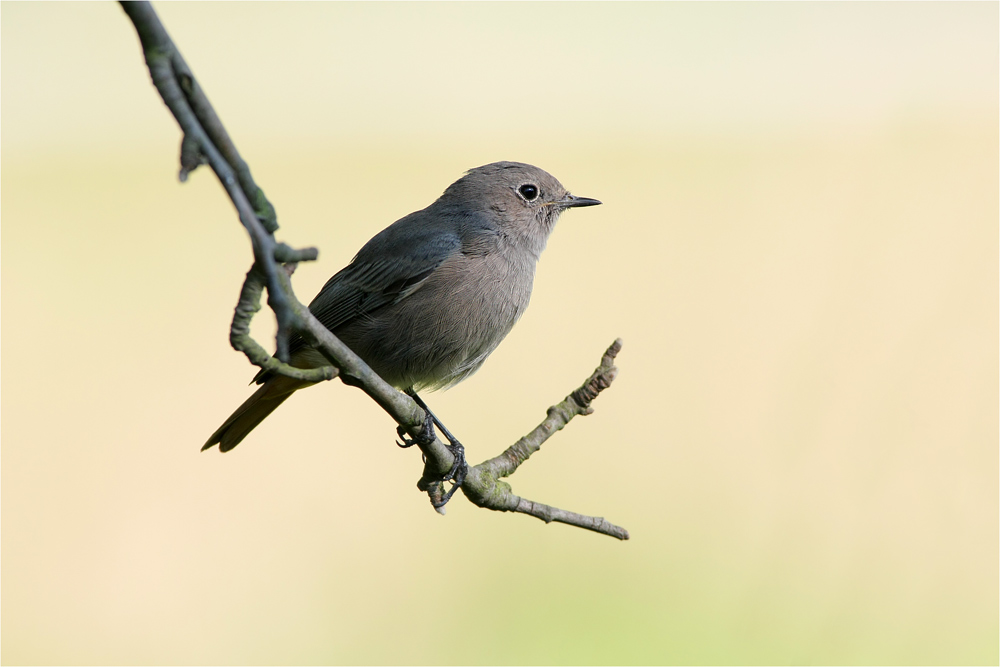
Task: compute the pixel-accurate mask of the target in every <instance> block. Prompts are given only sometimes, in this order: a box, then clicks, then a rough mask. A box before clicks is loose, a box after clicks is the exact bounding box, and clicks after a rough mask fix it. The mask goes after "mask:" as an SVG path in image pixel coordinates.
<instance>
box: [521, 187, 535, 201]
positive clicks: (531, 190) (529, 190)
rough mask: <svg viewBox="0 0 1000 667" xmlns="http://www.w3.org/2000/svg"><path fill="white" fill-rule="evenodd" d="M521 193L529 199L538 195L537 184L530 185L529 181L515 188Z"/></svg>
mask: <svg viewBox="0 0 1000 667" xmlns="http://www.w3.org/2000/svg"><path fill="white" fill-rule="evenodd" d="M517 191H518V192H520V193H521V196H522V197H524V198H525V199H527V200H528V201H531V200H532V199H534V198H535V197H537V196H538V186H536V185H532V184H531V183H525V184H524V185H522V186H521V187H519V188H518V189H517Z"/></svg>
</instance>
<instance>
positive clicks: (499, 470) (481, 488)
mask: <svg viewBox="0 0 1000 667" xmlns="http://www.w3.org/2000/svg"><path fill="white" fill-rule="evenodd" d="M621 349H622V340H621V338H619V339H617V340H615V342H614V343H612V344H611V346H610V347H609V348H608V349H607V351H606V352H605V353H604V356H603V358H602V359H601V365H600V366H598V367H597V369H596V370H595V371H594V372H593V374H592V375H591V376H590V377H589V378H588V379H587V381H586V382H584V383H583V384H582V385H581V386H580V387H579V388H578V389H576V390H575V391H573V392H572V393H571V394H570V395H569V396H567V397H566V398H565V399H563V401H562V402H560V403H557V404H556V405H553V406H552V407H550V408H549V410H548V414H547V416H546V417H545V420H544V421H542V423H541V424H539V425H538V426H536V427H535V429H534V430H533V431H532V432H531V433H529V434H528V435H526V436H524V437H523V438H521V439H520V440H518V441H517V442H515V443H514V444H513V445H511V446H510V447H508V448H507V450H506V451H505V452H504V453H503V454H500V455H499V456H495V457H494V458H492V459H489V460H488V461H483V462H482V463H480V464H479V465H477V466H475V467H473V468H472V469H470V470H469V475H468V477H466V481H465V483H464V484H463V485H462V492H463V493H464V494H465V495H466V496H467V497H468V498H469V500H471V501H472V502H473V503H475V504H476V505H478V506H480V507H486V508H488V509H493V510H500V511H504V512H521V513H523V514H530V515H531V516H533V517H536V518H538V519H541V520H542V521H544V522H545V523H549V522H550V521H558V522H560V523H568V524H570V525H572V526H579V527H580V528H586V529H588V530H593V531H596V532H598V533H603V534H605V535H611V536H612V537H617V538H618V539H620V540H627V539H628V531H627V530H625V529H624V528H621V527H620V526H616V525H614V524H612V523H608V522H607V521H605V520H604V519H603V518H601V517H592V516H584V515H582V514H577V513H576V512H567V511H566V510H561V509H558V508H556V507H550V506H548V505H543V504H541V503H536V502H533V501H531V500H526V499H524V498H521V497H519V496H516V495H514V493H513V491H512V490H511V487H510V484H507V483H506V482H502V481H500V479H501V478H502V477H509V476H510V475H512V474H513V473H514V471H515V470H517V468H518V466H520V465H521V464H522V463H524V462H525V461H527V460H528V457H529V456H531V455H532V454H534V453H535V452H537V451H538V450H539V449H541V447H542V444H543V443H544V442H545V441H546V440H548V439H549V438H550V437H552V435H554V434H555V432H556V431H559V430H561V429H562V428H563V427H564V426H566V424H568V423H569V421H570V420H571V419H573V417H576V416H577V415H589V414H591V413H592V412H593V411H594V409H593V408H591V407H590V403H591V401H593V400H594V399H595V398H597V395H598V394H599V393H601V392H602V391H603V390H605V389H607V388H608V387H610V386H611V382H612V381H613V380H614V379H615V376H616V375H617V374H618V368H617V367H615V365H614V361H615V357H616V356H618V353H619V352H620V351H621Z"/></svg>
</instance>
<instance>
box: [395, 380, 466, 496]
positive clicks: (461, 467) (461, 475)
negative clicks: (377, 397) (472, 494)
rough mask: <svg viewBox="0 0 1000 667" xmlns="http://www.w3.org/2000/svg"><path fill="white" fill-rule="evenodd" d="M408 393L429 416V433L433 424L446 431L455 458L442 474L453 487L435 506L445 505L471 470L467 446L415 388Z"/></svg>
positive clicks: (449, 449)
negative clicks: (448, 468)
mask: <svg viewBox="0 0 1000 667" xmlns="http://www.w3.org/2000/svg"><path fill="white" fill-rule="evenodd" d="M406 394H407V395H408V396H409V397H410V398H412V399H413V400H414V402H415V403H416V404H417V405H419V406H420V408H421V409H422V410H423V411H424V413H425V414H426V415H427V416H428V417H429V419H430V423H431V424H432V426H431V430H430V431H429V433H433V432H434V431H433V424H437V427H438V428H439V429H441V432H442V433H444V437H445V438H446V439H447V440H448V445H446V447H448V451H450V452H451V455H452V456H453V457H454V458H455V461H454V463H452V465H451V470H449V471H448V472H446V473H445V474H444V475H442V476H441V481H442V482H447V481H449V480H451V481H452V487H451V488H450V489H448V491H447V493H445V494H444V496H443V497H442V498H441V500H440V502H435V503H434V507H444V506H445V504H447V502H448V501H449V500H451V497H452V496H453V495H455V491H457V490H458V487H460V486H462V482H464V481H465V476H466V474H468V472H469V464H468V463H466V461H465V447H464V446H462V443H460V442H459V441H458V438H456V437H455V436H453V435H452V434H451V431H449V430H448V427H446V426H445V425H444V424H442V423H441V420H440V419H438V418H437V416H435V414H434V413H433V412H431V409H430V408H428V407H427V404H426V403H424V399H422V398H420V397H419V396H417V392H415V391H413V389H407V390H406ZM411 444H412V441H411ZM407 446H409V445H407Z"/></svg>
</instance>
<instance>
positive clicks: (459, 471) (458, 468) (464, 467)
mask: <svg viewBox="0 0 1000 667" xmlns="http://www.w3.org/2000/svg"><path fill="white" fill-rule="evenodd" d="M446 447H448V451H450V452H451V455H452V456H453V457H455V460H454V462H453V463H452V464H451V470H449V471H448V472H446V473H445V474H444V475H442V476H441V483H442V484H443V483H445V482H448V481H450V482H452V485H451V488H450V489H448V491H447V492H445V494H444V495H443V496H441V499H440V500H433V499H432V500H431V504H432V505H433V506H434V507H435V509H437V508H441V507H444V506H445V505H447V504H448V501H449V500H451V497H452V496H453V495H455V492H456V491H458V487H460V486H462V483H463V482H465V476H466V475H467V474H469V464H468V463H467V462H466V460H465V447H463V446H462V443H460V442H457V441H456V442H452V443H451V444H450V445H446Z"/></svg>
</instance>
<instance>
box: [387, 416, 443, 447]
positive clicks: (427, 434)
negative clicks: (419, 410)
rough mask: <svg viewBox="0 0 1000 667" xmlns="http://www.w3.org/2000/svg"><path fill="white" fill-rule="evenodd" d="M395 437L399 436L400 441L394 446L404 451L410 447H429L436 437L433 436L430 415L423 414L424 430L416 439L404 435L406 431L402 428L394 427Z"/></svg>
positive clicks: (432, 424) (432, 420)
mask: <svg viewBox="0 0 1000 667" xmlns="http://www.w3.org/2000/svg"><path fill="white" fill-rule="evenodd" d="M396 435H398V436H399V438H400V440H402V442H400V440H397V441H396V446H397V447H401V448H403V449H406V448H407V447H412V446H413V445H429V444H431V443H432V442H434V438H436V437H437V436H436V435H435V434H434V419H433V418H432V417H431V415H430V413H425V416H424V428H423V429H422V430H421V431H420V435H418V436H417V437H416V438H411V437H410V436H408V435H407V434H406V429H405V428H403V427H402V426H397V427H396Z"/></svg>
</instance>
